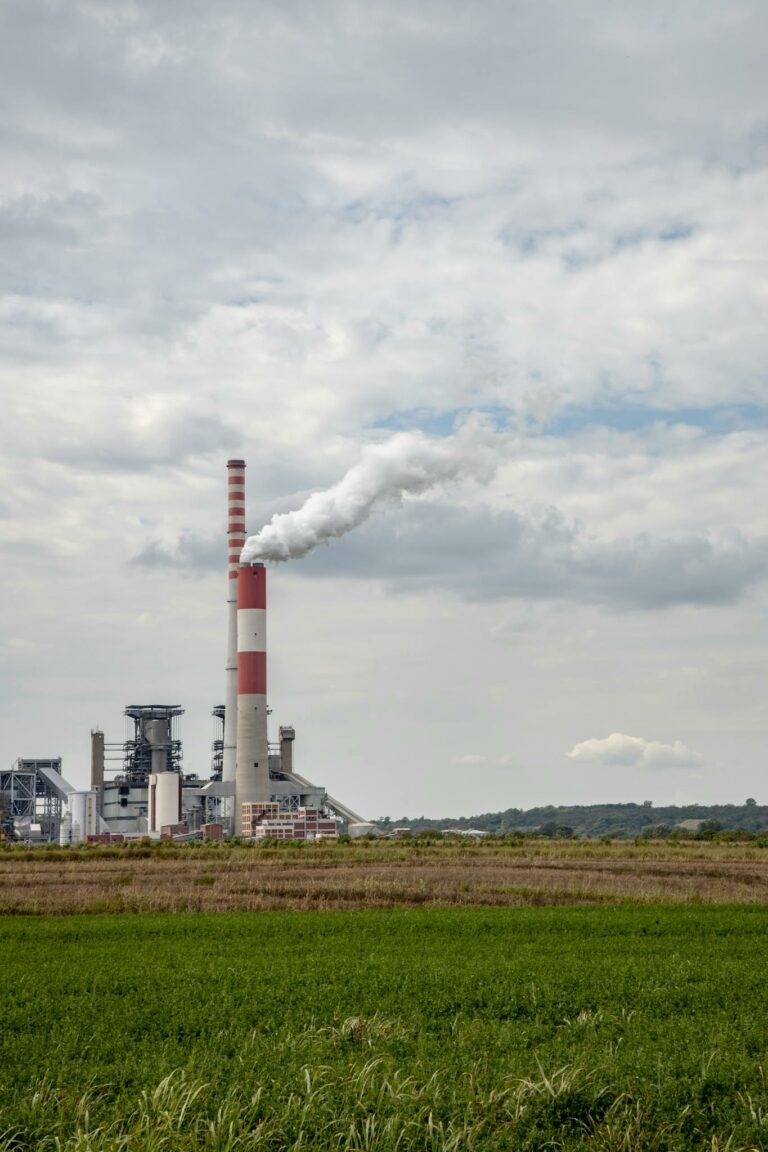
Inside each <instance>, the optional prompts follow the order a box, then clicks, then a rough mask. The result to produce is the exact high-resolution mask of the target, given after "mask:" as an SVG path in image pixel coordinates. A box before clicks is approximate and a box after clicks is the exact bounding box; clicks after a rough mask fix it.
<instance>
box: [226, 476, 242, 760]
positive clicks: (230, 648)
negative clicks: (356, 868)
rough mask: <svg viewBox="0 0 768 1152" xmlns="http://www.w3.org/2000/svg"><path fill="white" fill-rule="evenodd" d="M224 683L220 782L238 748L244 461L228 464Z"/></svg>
mask: <svg viewBox="0 0 768 1152" xmlns="http://www.w3.org/2000/svg"><path fill="white" fill-rule="evenodd" d="M227 513H228V515H227V548H228V554H227V671H226V676H227V681H226V692H225V696H224V705H225V707H224V758H223V762H222V770H221V776H222V780H229V781H231V782H234V779H235V749H236V746H237V570H238V568H239V567H240V553H241V551H242V549H243V545H244V544H245V461H244V460H228V461H227Z"/></svg>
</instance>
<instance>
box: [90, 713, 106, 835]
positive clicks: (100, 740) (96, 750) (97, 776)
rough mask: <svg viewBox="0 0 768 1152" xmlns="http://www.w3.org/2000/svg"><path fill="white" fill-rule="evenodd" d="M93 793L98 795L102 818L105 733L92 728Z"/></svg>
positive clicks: (99, 810)
mask: <svg viewBox="0 0 768 1152" xmlns="http://www.w3.org/2000/svg"><path fill="white" fill-rule="evenodd" d="M91 791H92V792H95V793H96V794H97V795H96V806H97V809H98V813H99V815H100V816H102V815H103V814H104V733H103V732H102V731H101V729H100V728H91Z"/></svg>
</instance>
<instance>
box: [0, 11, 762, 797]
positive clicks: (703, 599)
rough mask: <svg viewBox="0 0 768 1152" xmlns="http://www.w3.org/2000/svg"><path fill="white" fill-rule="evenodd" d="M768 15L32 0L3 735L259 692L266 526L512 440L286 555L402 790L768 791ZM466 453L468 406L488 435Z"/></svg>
mask: <svg viewBox="0 0 768 1152" xmlns="http://www.w3.org/2000/svg"><path fill="white" fill-rule="evenodd" d="M767 38H768V6H766V5H765V3H764V2H763V0H680V2H679V3H676V4H669V3H667V2H666V0H665V2H662V0H646V2H644V3H643V4H638V3H636V2H630V0H610V2H609V0H580V2H579V3H578V4H574V3H571V2H569V0H480V2H469V0H440V2H439V3H438V2H436V0H434V2H433V0H421V3H419V4H414V3H412V2H407V3H406V2H405V0H402V2H401V0H386V2H378V0H312V2H311V3H310V2H309V0H258V2H256V3H254V2H246V0H221V2H220V3H217V4H212V3H210V0H206V2H205V3H203V2H202V0H131V2H123V0H2V2H0V56H1V57H2V59H1V62H0V86H1V87H2V101H0V109H1V111H0V115H1V117H2V119H1V121H0V124H1V129H0V130H1V132H2V148H1V159H0V163H1V164H2V183H1V184H0V278H1V283H0V373H1V374H2V375H1V380H0V387H1V389H2V409H1V412H0V443H1V445H2V465H1V466H2V487H1V488H0V534H1V535H0V539H1V540H2V548H3V563H2V569H0V580H2V585H3V596H2V600H1V602H0V627H1V629H2V632H1V636H0V644H1V648H0V654H1V664H0V759H1V761H2V763H3V764H7V763H9V762H11V761H12V760H14V759H16V758H17V757H19V756H49V755H51V756H53V755H61V756H63V757H64V770H65V774H66V775H67V776H68V777H70V778H71V779H72V780H73V782H75V783H77V784H80V785H84V784H85V783H86V781H87V776H88V767H87V765H88V755H89V730H90V729H91V728H92V727H94V726H96V725H99V726H101V727H103V728H104V729H105V731H106V733H107V738H108V739H109V740H114V741H119V740H121V739H122V738H123V734H124V720H123V716H122V711H123V708H124V707H125V706H126V705H127V704H129V703H149V702H174V703H175V702H179V703H181V704H182V705H183V706H184V707H185V709H186V714H185V716H184V718H183V722H182V723H183V727H182V735H183V737H184V741H185V763H186V768H187V770H190V771H191V770H195V769H196V770H198V771H200V772H202V773H207V771H208V770H209V755H210V753H209V745H210V741H211V739H212V737H213V726H212V720H211V718H210V709H211V707H212V706H213V705H215V704H217V703H219V702H220V701H221V700H222V699H223V695H224V674H223V664H224V647H225V609H224V598H225V584H226V580H225V575H224V570H225V562H226V546H225V536H224V531H225V521H226V516H225V489H226V483H225V462H226V459H227V458H228V457H230V456H243V457H244V458H245V459H246V460H247V462H248V503H249V511H248V520H249V526H250V528H251V529H252V530H253V531H256V530H257V529H258V528H260V527H261V525H262V524H263V523H264V522H265V521H267V520H269V519H270V518H271V517H272V515H274V514H275V513H276V512H285V511H288V510H290V509H293V508H296V507H298V506H300V505H301V504H302V503H303V502H304V500H305V499H306V498H307V496H308V495H309V494H310V493H311V492H313V491H314V490H318V489H323V488H326V487H328V486H330V485H333V484H335V483H336V482H337V481H338V480H339V479H340V478H341V477H342V476H343V475H344V474H345V472H346V471H347V470H348V469H349V468H351V467H353V466H354V465H356V464H357V463H358V461H359V460H360V459H361V454H364V452H365V450H366V445H370V444H372V443H382V442H384V441H386V440H387V439H388V438H389V437H391V436H392V435H394V434H396V433H398V432H421V433H424V434H426V435H427V436H429V437H431V438H434V439H436V440H440V441H442V440H443V439H444V438H448V437H451V436H452V435H454V434H455V433H456V430H457V429H461V428H462V427H466V425H467V422H469V423H470V424H472V422H478V421H480V422H481V423H482V422H484V427H485V429H486V430H487V432H488V435H489V437H490V440H491V442H492V447H491V449H489V450H490V451H492V452H493V454H494V459H493V461H492V464H491V465H490V466H489V467H488V468H487V469H485V470H480V471H478V469H477V468H474V467H472V461H471V460H470V461H468V463H467V467H466V469H465V470H461V471H460V472H459V474H458V475H457V476H455V477H454V478H453V479H450V480H447V481H442V480H441V481H440V482H439V483H438V484H437V485H436V486H435V487H434V488H432V489H430V490H428V491H426V492H422V493H421V494H418V495H414V496H407V497H406V498H405V499H404V500H403V501H401V502H397V501H389V502H387V503H386V505H385V506H384V507H383V508H382V509H381V510H380V511H377V512H375V513H374V514H373V515H372V516H371V518H370V519H369V520H368V521H367V522H366V523H365V524H363V525H362V526H361V527H360V528H358V529H356V530H355V531H354V532H352V533H351V534H349V535H347V536H345V537H344V538H343V539H340V540H338V541H335V542H333V543H331V544H329V545H328V546H326V547H322V548H320V549H318V550H317V551H316V552H314V553H312V554H311V555H309V556H307V557H306V558H304V559H302V560H296V561H293V562H289V563H288V564H281V565H276V566H274V567H273V568H272V570H271V572H270V702H271V705H272V708H273V717H272V719H273V721H274V723H275V729H276V726H277V724H278V723H281V722H282V723H293V724H294V725H295V726H296V729H297V746H296V757H297V763H298V766H299V770H300V771H302V772H303V773H304V774H305V775H308V776H310V777H312V778H313V779H315V780H317V781H318V782H320V783H324V784H326V786H327V787H328V788H329V790H330V791H331V792H333V793H335V794H337V795H339V796H341V797H343V798H345V799H346V800H347V802H348V803H349V804H350V805H352V806H353V807H355V808H357V809H358V810H360V811H362V812H363V813H365V814H366V815H368V816H378V815H383V814H385V813H386V814H390V815H392V816H395V817H397V816H400V815H404V814H408V815H420V814H422V813H424V814H429V815H435V816H437V815H445V814H449V815H457V814H462V813H463V814H471V813H473V812H482V811H493V810H498V809H501V808H507V807H512V806H514V807H528V806H531V805H534V804H541V803H570V802H576V803H579V802H581V803H592V802H598V801H602V800H605V801H607V800H622V801H628V800H636V801H642V800H646V799H651V800H653V801H654V802H657V803H661V802H670V801H672V802H674V801H677V802H684V801H702V802H706V801H734V802H741V801H743V800H744V798H745V797H747V796H751V795H754V796H755V797H756V798H757V799H758V800H760V801H762V802H766V801H768V789H767V788H766V786H765V768H766V735H767V734H768V709H766V706H765V691H766V688H765V686H766V677H767V676H768V625H767V624H766V609H767V608H768V507H767V505H766V499H765V493H766V490H767V488H768V451H767V447H768V388H767V386H766V373H765V365H766V335H765V331H766V327H765V316H766V308H767V305H768V299H767V297H768V291H767V290H766V285H767V284H768V275H767V274H768V244H767V242H766V240H767V236H766V233H767V232H768V224H767V217H766V203H767V202H768V113H766V108H768V103H767V101H766V96H767V93H766V87H768V84H767V76H768V74H767V73H766V69H765V63H764V45H765V43H766V39H767ZM459 434H460V433H459Z"/></svg>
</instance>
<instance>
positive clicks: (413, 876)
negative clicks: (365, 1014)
mask: <svg viewBox="0 0 768 1152" xmlns="http://www.w3.org/2000/svg"><path fill="white" fill-rule="evenodd" d="M766 899H768V848H766V847H761V846H760V845H759V843H746V844H738V843H736V844H730V843H712V842H706V841H688V842H686V841H681V842H674V841H670V842H667V843H663V842H643V841H639V842H637V843H633V842H631V841H613V842H608V843H600V842H597V841H587V840H572V841H557V840H523V841H519V842H514V841H513V842H511V843H510V842H506V841H503V840H498V841H483V842H481V843H467V842H464V841H460V842H458V843H457V842H455V841H454V842H450V841H448V842H447V841H443V840H439V839H438V840H436V841H434V842H428V841H423V840H419V839H415V840H413V841H407V840H404V841H382V842H376V841H372V842H368V841H361V842H358V843H353V844H345V843H339V844H333V843H330V842H325V843H317V844H309V843H301V842H299V843H296V844H291V843H288V844H275V843H272V844H262V845H260V846H255V845H253V846H237V845H227V844H214V845H204V844H200V845H189V846H186V847H177V846H175V845H167V846H166V845H156V846H152V847H150V846H149V845H137V846H136V847H131V848H128V847H114V848H101V847H88V848H82V849H66V850H65V849H62V850H59V849H52V850H41V849H35V850H30V851H24V850H20V849H17V848H6V849H5V850H3V851H0V913H10V912H16V913H27V914H37V913H49V912H56V913H77V912H147V911H150V912H151V911H156V912H160V911H165V912H178V911H238V910H242V911H263V910H269V909H287V908H294V909H308V908H322V909H331V908H336V909H348V908H389V907H395V906H405V907H408V906H410V907H421V906H425V905H426V906H429V905H435V906H450V907H453V906H470V905H474V906H483V907H489V906H496V905H501V906H510V905H512V906H515V905H525V904H585V903H586V904H589V903H616V902H624V901H630V902H632V903H637V902H642V903H653V902H655V901H659V900H663V901H666V902H669V901H675V902H683V903H688V902H696V903H698V902H706V903H710V902H722V901H732V902H740V903H755V902H756V903H761V902H764V901H765V900H766Z"/></svg>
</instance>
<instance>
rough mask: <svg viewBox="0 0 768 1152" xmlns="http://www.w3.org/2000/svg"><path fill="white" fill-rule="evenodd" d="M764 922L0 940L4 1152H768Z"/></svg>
mask: <svg viewBox="0 0 768 1152" xmlns="http://www.w3.org/2000/svg"><path fill="white" fill-rule="evenodd" d="M767 933H768V914H766V912H765V911H764V910H763V909H762V908H760V907H750V908H735V907H725V908H724V907H719V908H712V907H709V908H669V907H668V908H660V909H648V908H633V907H599V908H525V909H492V910H478V909H465V910H435V909H432V910H418V911H389V912H381V911H375V912H371V911H359V912H349V913H345V912H326V913H266V914H261V915H248V914H232V915H226V914H222V915H218V916H216V915H212V916H204V915H198V916H195V915H177V916H150V915H146V916H141V917H139V916H135V917H130V916H125V917H121V916H115V917H109V916H105V917H92V918H88V917H72V918H55V919H53V918H51V919H48V918H29V919H22V918H8V919H6V920H4V921H2V922H1V923H0V971H1V972H2V977H3V979H2V992H1V993H0V995H1V996H2V1013H1V1015H0V1078H1V1080H2V1087H1V1089H0V1133H1V1135H0V1149H2V1152H7V1150H10V1149H22V1148H24V1149H48V1148H50V1149H78V1150H81V1152H85V1150H86V1149H88V1150H92V1152H99V1150H105V1149H140V1150H145V1149H147V1150H159V1149H167V1150H173V1152H176V1150H178V1152H184V1150H186V1149H189V1150H191V1149H195V1150H197V1149H218V1150H222V1152H223V1150H225V1149H250V1148H253V1149H256V1148H258V1149H262V1148H263V1149H274V1150H278V1149H280V1150H282V1149H299V1148H301V1149H306V1150H312V1149H326V1148H343V1149H380V1150H382V1152H384V1150H390V1149H400V1150H403V1152H405V1150H409V1149H430V1150H438V1149H455V1150H457V1152H458V1150H459V1149H489V1150H490V1149H539V1148H544V1147H547V1148H568V1149H576V1148H592V1149H606V1150H607V1149H615V1150H617V1152H618V1150H622V1149H624V1150H626V1152H636V1150H640V1149H675V1150H680V1149H696V1150H699V1149H710V1150H712V1149H726V1148H727V1149H729V1150H731V1152H735V1150H736V1149H743V1148H765V1147H768V1085H766V1078H765V1071H764V1069H765V1067H766V1059H768V975H767V974H766V961H767V960H768V949H767V948H766V944H767V943H768V936H767Z"/></svg>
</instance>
